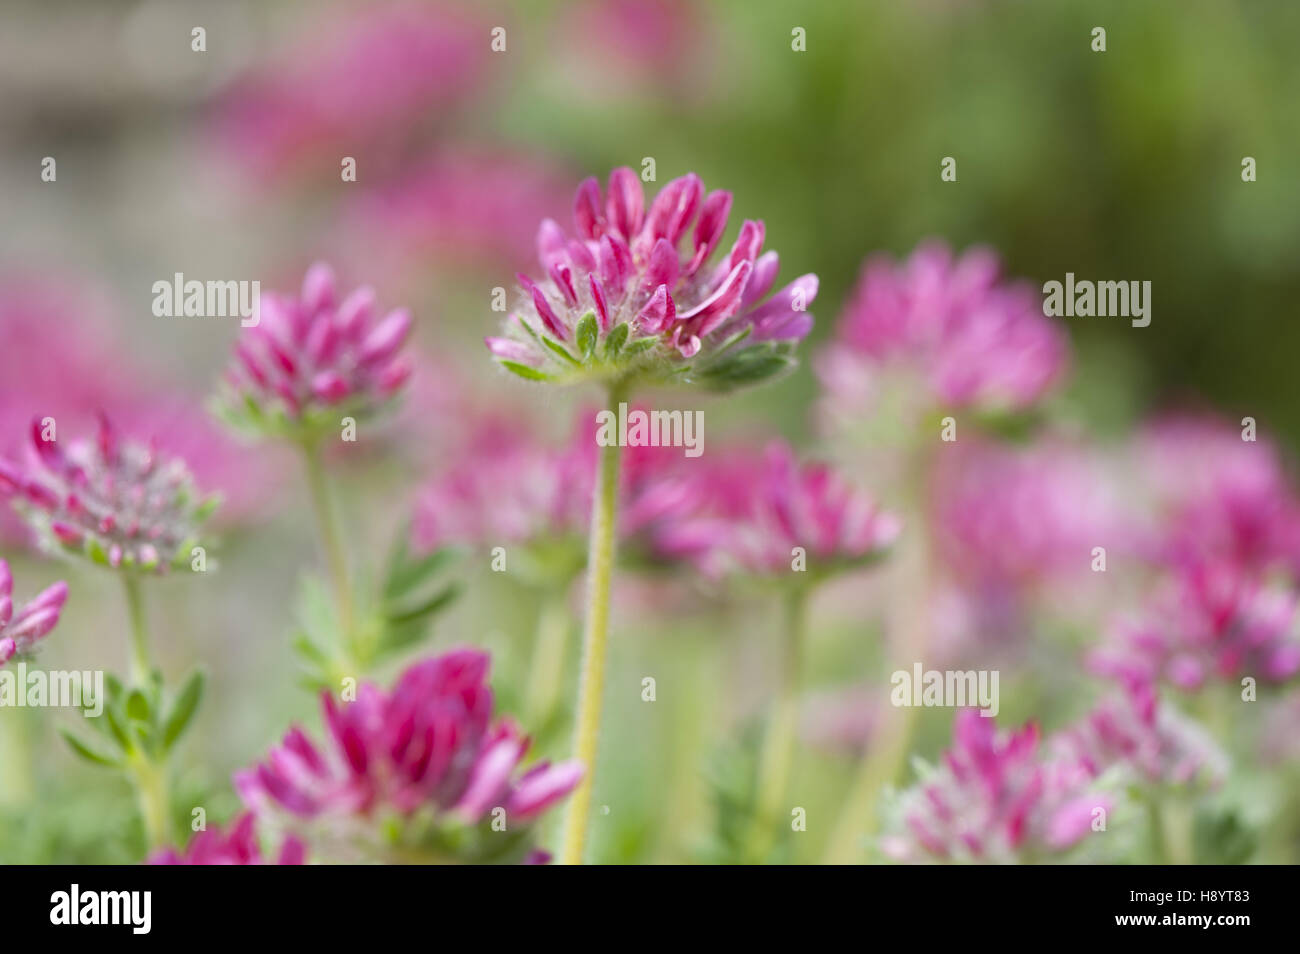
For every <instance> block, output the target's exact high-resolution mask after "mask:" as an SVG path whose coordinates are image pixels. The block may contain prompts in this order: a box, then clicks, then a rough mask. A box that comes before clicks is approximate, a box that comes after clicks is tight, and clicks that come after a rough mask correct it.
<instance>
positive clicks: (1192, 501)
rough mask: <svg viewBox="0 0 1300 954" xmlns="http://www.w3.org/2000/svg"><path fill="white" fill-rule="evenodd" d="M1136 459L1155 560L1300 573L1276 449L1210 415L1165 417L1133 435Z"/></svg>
mask: <svg viewBox="0 0 1300 954" xmlns="http://www.w3.org/2000/svg"><path fill="white" fill-rule="evenodd" d="M1134 444H1135V455H1134V456H1135V458H1136V462H1137V464H1138V466H1139V468H1140V472H1141V476H1142V479H1143V482H1144V484H1145V486H1146V490H1147V494H1148V496H1149V497H1150V498H1151V501H1150V502H1151V504H1152V506H1153V508H1154V510H1155V512H1156V516H1157V520H1158V526H1159V528H1160V530H1159V539H1158V542H1157V546H1156V548H1155V549H1156V554H1155V555H1156V556H1157V557H1159V558H1161V559H1163V560H1165V561H1168V562H1170V563H1172V564H1174V565H1179V564H1181V563H1184V562H1186V561H1187V560H1226V561H1229V562H1231V563H1233V564H1234V565H1236V566H1238V567H1240V568H1241V569H1243V570H1252V571H1265V570H1269V569H1273V568H1284V569H1287V570H1289V571H1290V572H1291V574H1292V575H1293V576H1295V575H1300V500H1297V497H1296V495H1295V493H1294V491H1293V488H1292V483H1291V481H1290V478H1289V475H1288V474H1287V471H1286V469H1285V467H1284V466H1283V462H1282V459H1281V456H1280V454H1279V453H1278V450H1277V448H1276V447H1275V446H1274V445H1273V444H1272V443H1271V442H1269V441H1268V440H1267V439H1264V438H1258V436H1257V439H1256V440H1254V441H1246V440H1243V439H1242V428H1241V427H1240V426H1238V425H1235V424H1233V423H1232V422H1230V421H1227V420H1223V419H1220V418H1216V417H1213V416H1209V415H1188V414H1181V415H1169V416H1165V417H1162V418H1158V419H1157V420H1155V421H1153V422H1152V423H1150V424H1148V425H1147V426H1146V427H1145V428H1143V430H1142V431H1141V432H1140V433H1139V434H1138V436H1137V438H1136V440H1135V442H1134Z"/></svg>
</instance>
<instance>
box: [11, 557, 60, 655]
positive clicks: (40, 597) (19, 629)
mask: <svg viewBox="0 0 1300 954" xmlns="http://www.w3.org/2000/svg"><path fill="white" fill-rule="evenodd" d="M67 598H68V584H67V583H64V582H62V581H60V582H58V583H55V584H54V585H52V586H47V587H46V588H45V589H44V590H42V591H41V592H40V593H38V594H37V595H36V597H35V598H34V599H32V600H31V601H30V602H29V603H27V604H26V605H25V606H23V607H21V608H19V609H17V610H15V609H14V577H13V573H11V572H10V570H9V564H8V563H6V562H5V561H4V560H0V666H3V665H4V664H5V663H7V662H8V661H9V660H10V659H12V658H13V657H14V656H16V655H17V654H18V653H27V652H30V651H31V649H32V647H33V646H34V645H35V644H36V642H37V641H38V640H40V639H42V638H43V637H45V636H46V635H47V634H48V633H49V632H50V630H52V629H53V628H54V627H55V626H56V625H58V622H59V614H60V613H62V612H63V604H64V602H65V601H66V600H67Z"/></svg>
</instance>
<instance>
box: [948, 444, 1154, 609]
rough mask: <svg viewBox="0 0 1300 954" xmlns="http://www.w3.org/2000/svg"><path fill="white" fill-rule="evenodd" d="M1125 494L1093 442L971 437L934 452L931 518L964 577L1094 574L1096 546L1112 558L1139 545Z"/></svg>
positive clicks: (1014, 580) (1013, 579) (1018, 580)
mask: <svg viewBox="0 0 1300 954" xmlns="http://www.w3.org/2000/svg"><path fill="white" fill-rule="evenodd" d="M1122 496H1123V495H1122V494H1121V492H1120V489H1119V487H1118V485H1117V481H1116V480H1115V479H1114V478H1113V477H1112V476H1111V474H1110V473H1109V469H1108V467H1107V465H1106V462H1105V461H1104V460H1103V459H1102V458H1101V456H1100V455H1098V454H1096V453H1094V452H1092V451H1091V450H1090V449H1089V448H1086V447H1083V446H1078V445H1073V444H1067V443H1063V442H1059V441H1047V442H1040V443H1036V444H1033V445H1027V446H1020V445H1006V444H1001V443H996V442H992V441H987V440H980V439H978V438H976V439H973V440H963V441H959V442H958V443H956V444H954V445H952V446H951V447H945V448H944V452H943V453H942V454H940V455H937V457H936V459H935V463H934V470H933V472H932V477H931V483H930V487H929V493H928V499H929V502H930V505H929V509H930V526H931V527H932V528H933V530H932V532H933V533H934V536H935V542H936V548H937V550H938V552H939V554H940V556H941V558H942V560H943V563H944V565H945V567H947V568H948V569H949V570H950V571H951V572H952V573H953V574H954V575H955V576H956V577H957V578H958V579H960V580H962V581H965V582H968V583H970V584H980V583H1007V584H1014V585H1018V586H1025V585H1030V584H1033V583H1038V582H1050V581H1070V582H1074V583H1079V582H1080V581H1085V580H1087V579H1088V578H1089V576H1090V575H1091V572H1092V570H1091V563H1092V560H1093V553H1092V550H1093V548H1094V547H1096V546H1105V547H1106V548H1107V551H1108V554H1110V555H1111V556H1112V558H1114V557H1117V556H1118V555H1119V554H1121V553H1124V552H1131V551H1133V550H1135V549H1136V548H1137V546H1138V542H1137V540H1136V539H1135V538H1134V537H1133V535H1132V534H1131V532H1130V531H1128V530H1127V526H1128V524H1129V523H1130V519H1129V516H1128V514H1127V513H1126V512H1125V507H1124V506H1122V505H1121V500H1122Z"/></svg>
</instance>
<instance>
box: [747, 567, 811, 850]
mask: <svg viewBox="0 0 1300 954" xmlns="http://www.w3.org/2000/svg"><path fill="white" fill-rule="evenodd" d="M807 616H808V590H807V588H806V587H802V586H800V587H797V588H795V589H794V590H791V591H790V593H789V594H788V595H787V596H786V601H785V627H784V629H785V632H784V633H782V636H781V638H782V640H783V642H784V653H783V658H782V666H781V682H780V689H779V690H778V694H777V699H776V706H775V707H774V708H773V710H772V720H771V724H770V725H769V726H768V729H767V736H766V737H765V739H764V740H763V749H762V752H761V753H760V755H759V761H758V777H757V783H758V788H757V789H756V791H755V794H754V818H753V827H752V829H751V830H750V835H749V841H748V850H747V852H746V855H747V857H746V860H747V861H748V862H749V863H750V864H762V862H763V861H764V860H765V859H766V858H767V856H768V853H769V852H770V851H771V850H772V844H773V842H774V841H775V838H776V829H777V826H778V825H779V824H781V818H780V815H781V812H780V809H779V806H780V804H781V799H782V797H783V796H784V795H785V791H786V786H787V784H788V781H789V777H790V764H791V761H792V756H793V754H794V737H795V729H796V725H797V722H798V705H797V696H796V694H797V692H798V689H799V670H800V664H799V657H800V655H801V650H802V646H803V641H804V630H805V628H806V625H807Z"/></svg>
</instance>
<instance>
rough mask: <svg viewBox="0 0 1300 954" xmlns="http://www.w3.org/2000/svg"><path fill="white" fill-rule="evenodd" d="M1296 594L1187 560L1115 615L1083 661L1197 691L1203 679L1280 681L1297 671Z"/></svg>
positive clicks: (1220, 566) (1229, 568)
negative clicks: (1138, 602)
mask: <svg viewBox="0 0 1300 954" xmlns="http://www.w3.org/2000/svg"><path fill="white" fill-rule="evenodd" d="M1296 602H1297V594H1296V591H1295V590H1294V589H1293V588H1292V587H1290V586H1286V585H1283V584H1275V583H1265V582H1261V581H1260V580H1258V579H1256V578H1254V577H1253V576H1251V575H1250V574H1247V573H1244V572H1243V571H1242V570H1241V569H1239V568H1238V567H1236V566H1234V565H1232V564H1229V563H1222V562H1220V563H1191V564H1189V565H1187V566H1185V567H1183V568H1182V569H1181V570H1179V571H1178V572H1176V573H1175V574H1174V576H1173V577H1172V578H1171V579H1169V580H1166V581H1165V582H1164V584H1163V585H1162V586H1161V588H1160V589H1157V590H1156V591H1155V592H1154V594H1153V595H1152V597H1151V599H1150V601H1149V603H1148V605H1147V606H1145V607H1143V608H1142V609H1141V610H1140V611H1139V612H1138V613H1136V614H1131V615H1128V616H1125V617H1122V618H1120V619H1119V620H1118V621H1117V622H1116V624H1115V625H1114V627H1113V628H1112V632H1111V634H1110V638H1109V640H1108V641H1107V643H1106V644H1104V645H1103V646H1101V647H1100V648H1098V649H1097V650H1095V651H1094V652H1093V653H1092V654H1091V656H1090V658H1089V662H1090V665H1091V667H1092V668H1093V670H1094V671H1096V672H1098V673H1100V674H1102V675H1106V676H1111V677H1115V678H1119V679H1123V680H1137V681H1146V680H1153V681H1163V682H1169V683H1172V684H1173V685H1175V686H1178V687H1179V688H1180V689H1186V690H1195V689H1199V688H1200V687H1201V686H1202V685H1203V684H1204V683H1205V681H1206V680H1207V679H1222V680H1228V681H1236V680H1238V679H1240V678H1241V677H1243V676H1251V677H1254V678H1256V679H1260V680H1264V681H1268V682H1281V681H1283V680H1286V679H1289V678H1291V677H1292V676H1294V675H1295V674H1296V672H1297V671H1300V639H1298V638H1297V616H1296Z"/></svg>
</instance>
